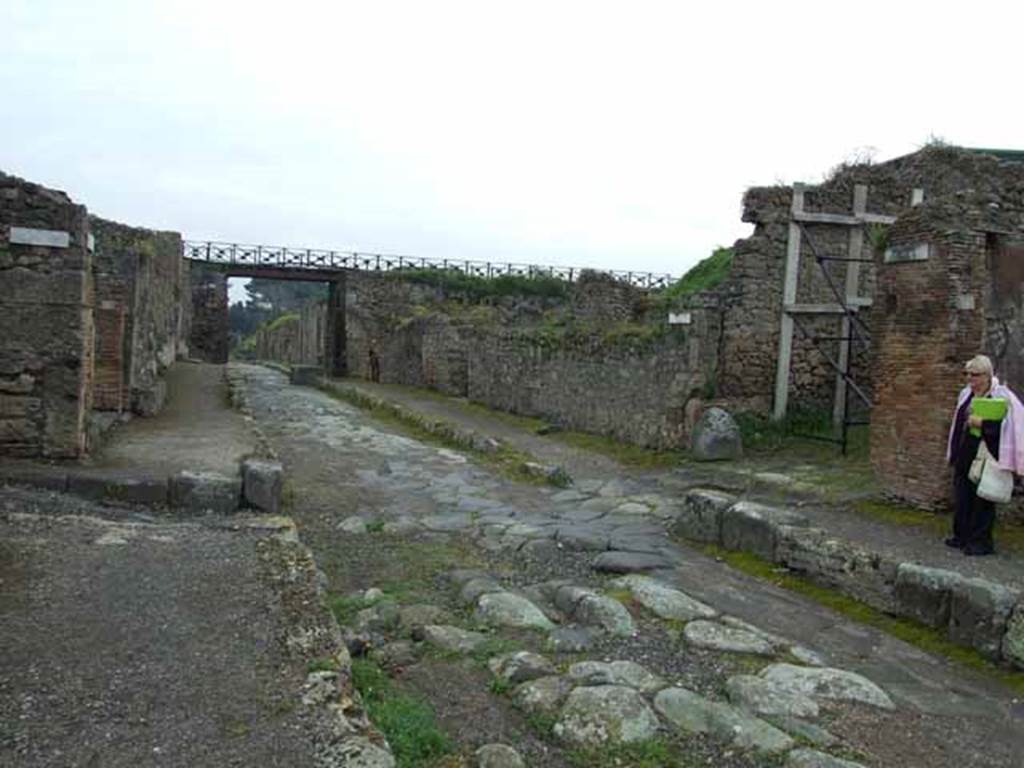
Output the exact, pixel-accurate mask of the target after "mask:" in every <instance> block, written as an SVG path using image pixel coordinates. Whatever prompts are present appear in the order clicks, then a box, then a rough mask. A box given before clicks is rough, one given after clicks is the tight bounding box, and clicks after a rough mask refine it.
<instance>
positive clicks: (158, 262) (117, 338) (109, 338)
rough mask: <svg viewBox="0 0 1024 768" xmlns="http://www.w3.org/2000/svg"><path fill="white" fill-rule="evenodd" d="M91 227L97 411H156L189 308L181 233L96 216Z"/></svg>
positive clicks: (142, 412)
mask: <svg viewBox="0 0 1024 768" xmlns="http://www.w3.org/2000/svg"><path fill="white" fill-rule="evenodd" d="M90 226H91V229H92V232H93V234H94V236H95V242H96V253H95V263H94V274H95V279H96V310H95V312H96V324H97V340H96V349H97V360H96V374H97V384H96V395H97V396H96V408H98V409H108V410H115V411H120V410H122V409H129V408H130V409H131V410H132V411H134V412H136V413H140V414H143V415H150V414H153V413H156V412H157V411H159V410H160V408H161V407H162V405H163V402H164V399H165V397H166V387H165V385H164V380H163V374H164V371H165V370H166V369H167V367H168V366H170V365H171V363H173V362H174V360H175V358H176V357H177V355H178V352H179V349H180V348H181V347H182V343H181V334H182V329H183V326H184V325H185V324H186V320H185V315H186V313H187V311H188V308H189V302H188V301H183V298H184V297H188V296H189V288H188V283H187V279H188V270H187V267H186V266H185V264H184V260H183V258H182V247H181V236H180V235H179V234H178V233H177V232H155V231H153V230H148V229H142V228H138V227H129V226H126V225H124V224H118V223H116V222H112V221H106V220H104V219H101V218H99V217H96V216H93V217H90Z"/></svg>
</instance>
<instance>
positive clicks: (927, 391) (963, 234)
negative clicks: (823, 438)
mask: <svg viewBox="0 0 1024 768" xmlns="http://www.w3.org/2000/svg"><path fill="white" fill-rule="evenodd" d="M1021 170H1022V171H1024V169H1021ZM1020 233H1024V184H1022V185H1015V186H1011V187H1008V188H1006V189H1004V190H1003V192H1002V193H1001V194H992V193H978V192H972V191H966V190H964V191H961V192H960V193H958V194H953V195H947V196H945V197H942V198H938V199H935V200H932V201H929V202H926V203H925V204H924V205H922V206H920V207H919V208H917V209H914V210H913V211H910V212H907V213H905V214H904V215H903V216H901V217H900V219H899V221H898V222H897V223H896V224H895V225H893V227H892V230H891V232H890V234H889V240H888V243H887V248H886V250H885V251H884V252H882V253H879V255H878V266H877V273H878V293H877V298H878V305H877V315H878V319H877V326H878V327H877V336H878V345H877V355H876V369H877V385H876V392H877V395H876V404H875V408H874V411H873V413H872V430H871V461H872V464H873V466H874V469H875V471H876V473H877V475H878V477H879V479H880V481H881V482H882V484H883V485H884V487H885V488H886V490H887V492H888V493H889V494H890V495H891V496H894V497H897V498H900V499H903V500H906V501H909V502H912V503H914V504H917V505H919V506H924V507H931V508H942V507H945V506H946V505H947V504H948V502H949V501H950V497H951V486H950V477H951V475H950V471H949V468H948V466H947V464H946V443H947V437H948V433H949V425H950V420H951V418H952V413H953V409H954V407H955V403H956V396H957V393H958V392H959V391H960V390H961V389H962V388H963V387H964V386H965V383H966V382H965V379H964V375H963V366H964V363H965V362H966V361H967V360H968V359H970V358H971V357H973V356H974V355H976V354H979V353H983V354H987V355H989V356H990V357H991V358H992V359H993V361H994V363H995V368H996V375H997V376H999V377H1000V378H1001V379H1003V380H1004V381H1005V382H1006V383H1008V384H1009V385H1010V386H1011V388H1013V389H1014V390H1015V391H1016V392H1017V393H1018V395H1021V394H1024V386H1022V385H1024V379H1021V378H1020V375H1021V371H1024V343H1022V341H1024V315H1022V312H1021V301H1022V298H1021V297H1022V288H1024V272H1022V266H1021V265H1022V259H1021V257H1022V256H1024V251H1022V249H1021V243H1022V236H1021V234H1020Z"/></svg>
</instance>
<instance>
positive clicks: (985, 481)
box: [978, 442, 1013, 504]
mask: <svg viewBox="0 0 1024 768" xmlns="http://www.w3.org/2000/svg"><path fill="white" fill-rule="evenodd" d="M981 445H982V447H984V445H985V443H984V442H983V443H982V444H981ZM986 453H988V452H987V451H986ZM978 495H979V496H980V497H981V498H983V499H988V500H989V501H994V502H995V503H996V504H1005V503H1006V502H1008V501H1009V500H1010V496H1012V495H1013V472H1011V471H1010V470H1008V469H1003V468H1002V467H1000V466H999V465H998V464H996V460H995V459H993V458H992V455H991V454H989V455H988V456H986V457H985V466H984V467H983V468H982V470H981V480H979V481H978Z"/></svg>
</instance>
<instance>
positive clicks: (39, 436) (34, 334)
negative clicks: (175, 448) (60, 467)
mask: <svg viewBox="0 0 1024 768" xmlns="http://www.w3.org/2000/svg"><path fill="white" fill-rule="evenodd" d="M12 228H28V229H30V230H35V232H34V233H25V232H20V233H19V232H18V231H17V230H14V229H12ZM40 230H43V231H45V232H46V233H47V234H44V233H42V232H40ZM26 234H27V235H28V236H27V237H26ZM40 238H47V239H49V242H50V243H51V244H49V245H47V244H35V245H34V244H28V243H26V242H25V240H36V241H37V242H43V240H41V239H40ZM92 305H93V284H92V252H91V250H90V248H89V224H88V218H87V215H86V210H85V208H84V206H81V205H76V204H75V203H73V202H72V201H71V199H70V198H68V196H67V195H65V194H64V193H63V192H58V191H55V190H51V189H46V188H45V187H41V186H39V185H37V184H32V183H30V182H27V181H24V180H22V179H18V178H15V177H12V176H7V175H4V174H0V454H10V455H17V456H49V457H76V456H80V455H82V454H83V453H85V451H86V449H87V434H88V414H89V410H90V407H91V401H92V374H93V333H94V331H93V317H92Z"/></svg>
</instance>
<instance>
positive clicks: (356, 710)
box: [240, 515, 395, 768]
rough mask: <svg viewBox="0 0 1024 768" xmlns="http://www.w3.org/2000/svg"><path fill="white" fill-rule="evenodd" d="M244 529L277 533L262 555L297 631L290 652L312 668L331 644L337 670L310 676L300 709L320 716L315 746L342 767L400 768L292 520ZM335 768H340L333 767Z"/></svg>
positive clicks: (258, 519) (269, 520) (254, 520)
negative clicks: (320, 649) (358, 684)
mask: <svg viewBox="0 0 1024 768" xmlns="http://www.w3.org/2000/svg"><path fill="white" fill-rule="evenodd" d="M240 523H241V527H243V528H249V529H253V530H261V531H268V532H271V535H272V540H273V541H274V542H275V543H274V546H273V547H272V548H263V549H261V550H260V556H261V559H262V560H263V562H264V567H266V568H268V569H271V570H272V571H273V572H274V573H275V578H273V579H271V580H270V583H271V584H273V585H274V587H275V588H276V590H277V591H278V594H279V597H278V599H279V601H280V604H281V606H282V608H283V609H284V610H285V611H287V612H288V618H289V619H290V622H291V625H292V626H293V627H294V630H293V632H292V634H290V635H289V636H288V637H287V638H286V640H285V642H286V645H287V647H288V650H289V651H290V652H291V653H293V654H295V655H296V656H298V657H300V658H304V659H305V660H306V662H307V667H308V665H309V664H310V663H311V662H314V661H323V659H321V658H315V657H314V649H315V648H316V647H317V646H322V645H323V644H326V645H327V646H329V649H330V650H331V651H332V652H331V654H330V657H329V661H330V662H332V664H333V667H334V668H333V669H329V670H320V671H312V672H309V673H308V674H307V675H306V681H305V684H304V685H303V687H302V695H301V699H300V703H301V705H302V706H303V707H305V708H308V709H311V710H314V711H317V712H318V713H319V716H318V717H316V718H315V719H314V721H313V722H314V724H313V728H314V729H315V733H314V734H313V740H314V743H315V744H316V745H317V749H318V752H320V751H321V750H322V749H323V748H326V749H327V751H329V752H331V753H334V754H336V755H339V756H344V757H343V762H341V763H337V764H339V765H341V764H344V765H366V766H377V768H394V765H395V760H394V756H393V754H392V752H391V745H390V744H388V742H387V739H386V738H385V737H384V735H383V734H382V733H381V732H380V731H379V730H378V729H377V727H376V726H375V725H374V724H373V723H372V722H371V721H370V719H369V715H368V713H367V712H366V708H365V706H364V704H363V701H362V697H361V696H360V694H359V691H357V690H356V689H355V686H354V685H353V683H352V657H351V655H350V654H349V651H348V647H347V646H346V644H345V641H344V639H343V637H342V632H341V627H340V626H339V624H338V621H337V619H336V617H335V616H334V614H333V613H332V612H331V611H330V610H329V609H328V608H327V594H326V582H325V580H324V578H323V574H322V572H321V571H320V570H319V568H318V567H317V563H316V559H315V557H314V556H313V552H312V550H311V549H310V548H309V547H307V546H306V545H305V544H304V543H303V542H302V540H301V538H300V537H299V534H298V529H297V527H296V525H295V522H294V520H292V519H291V518H290V517H283V516H279V515H278V516H272V515H271V516H268V515H258V516H254V517H251V518H243V519H241V521H240ZM331 764H332V765H333V764H335V763H334V762H331Z"/></svg>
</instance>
